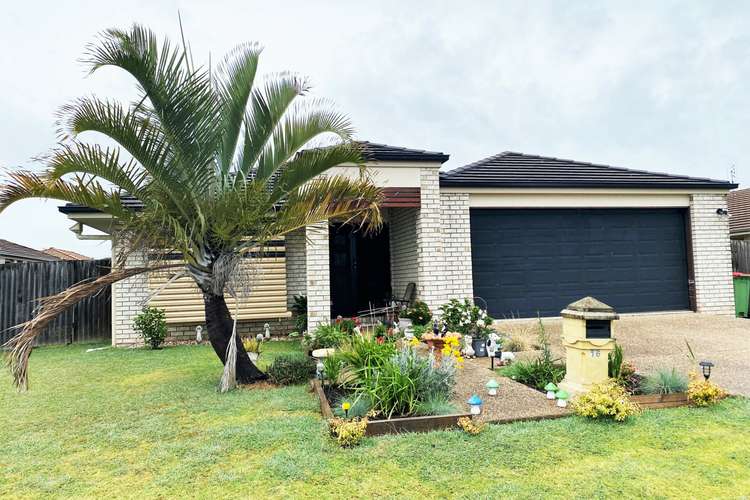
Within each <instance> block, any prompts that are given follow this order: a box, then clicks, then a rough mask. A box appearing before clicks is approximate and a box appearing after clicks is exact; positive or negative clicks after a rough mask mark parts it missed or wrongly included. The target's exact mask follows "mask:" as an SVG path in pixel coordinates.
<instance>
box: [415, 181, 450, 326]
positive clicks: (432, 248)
mask: <svg viewBox="0 0 750 500" xmlns="http://www.w3.org/2000/svg"><path fill="white" fill-rule="evenodd" d="M419 177H420V197H421V199H420V203H421V206H420V209H419V212H418V213H417V220H416V235H417V296H418V297H419V298H420V299H421V300H423V301H424V302H425V303H426V304H427V305H428V306H429V308H430V310H432V311H433V314H434V313H437V312H439V311H438V308H439V307H440V305H442V304H443V302H444V301H445V292H446V281H445V277H444V275H445V273H444V261H443V232H442V226H441V224H442V221H441V217H440V182H439V174H438V168H437V167H422V168H420V169H419Z"/></svg>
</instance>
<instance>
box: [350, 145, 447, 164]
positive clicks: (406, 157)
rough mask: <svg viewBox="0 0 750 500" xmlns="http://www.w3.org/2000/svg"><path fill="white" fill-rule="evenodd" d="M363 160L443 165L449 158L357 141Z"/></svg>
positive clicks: (439, 154) (434, 153) (420, 151)
mask: <svg viewBox="0 0 750 500" xmlns="http://www.w3.org/2000/svg"><path fill="white" fill-rule="evenodd" d="M358 144H359V145H360V146H361V147H362V154H363V156H364V157H365V160H370V161H437V162H440V163H445V162H446V161H448V158H449V156H448V155H447V154H445V153H439V152H437V151H425V150H424V149H410V148H401V147H397V146H388V145H387V144H378V143H376V142H368V141H359V142H358Z"/></svg>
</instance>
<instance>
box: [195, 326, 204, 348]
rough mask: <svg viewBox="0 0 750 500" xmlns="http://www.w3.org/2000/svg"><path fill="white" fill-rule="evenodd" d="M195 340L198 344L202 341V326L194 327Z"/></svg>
mask: <svg viewBox="0 0 750 500" xmlns="http://www.w3.org/2000/svg"><path fill="white" fill-rule="evenodd" d="M195 341H196V342H198V343H199V344H200V343H201V342H202V341H203V327H202V326H201V325H198V326H196V327H195Z"/></svg>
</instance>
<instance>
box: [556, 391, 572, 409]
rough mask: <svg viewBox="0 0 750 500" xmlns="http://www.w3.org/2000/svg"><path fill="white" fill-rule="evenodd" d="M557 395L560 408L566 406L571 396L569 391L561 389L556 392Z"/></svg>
mask: <svg viewBox="0 0 750 500" xmlns="http://www.w3.org/2000/svg"><path fill="white" fill-rule="evenodd" d="M555 397H557V406H559V407H560V408H565V407H566V406H568V398H569V397H570V396H569V395H568V393H567V392H565V391H563V390H562V389H560V390H559V391H557V392H556V393H555Z"/></svg>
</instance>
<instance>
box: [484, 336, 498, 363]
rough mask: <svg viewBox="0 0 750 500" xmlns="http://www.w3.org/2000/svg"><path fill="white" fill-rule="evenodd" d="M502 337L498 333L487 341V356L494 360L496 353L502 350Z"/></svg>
mask: <svg viewBox="0 0 750 500" xmlns="http://www.w3.org/2000/svg"><path fill="white" fill-rule="evenodd" d="M499 340H500V335H498V334H497V333H494V332H493V333H490V336H489V338H488V339H487V356H489V357H491V358H493V357H495V352H497V350H498V349H499V348H500V342H499Z"/></svg>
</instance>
